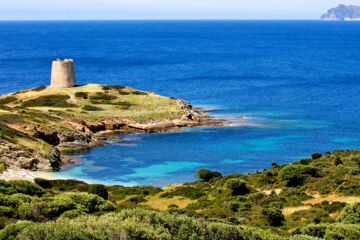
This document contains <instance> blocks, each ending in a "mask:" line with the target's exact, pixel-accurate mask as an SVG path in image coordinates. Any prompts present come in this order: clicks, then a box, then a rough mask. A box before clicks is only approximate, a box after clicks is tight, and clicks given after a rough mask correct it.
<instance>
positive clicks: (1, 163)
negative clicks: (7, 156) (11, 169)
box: [0, 159, 7, 173]
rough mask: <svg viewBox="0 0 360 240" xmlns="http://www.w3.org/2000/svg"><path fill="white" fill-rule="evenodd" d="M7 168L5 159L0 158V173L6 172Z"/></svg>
mask: <svg viewBox="0 0 360 240" xmlns="http://www.w3.org/2000/svg"><path fill="white" fill-rule="evenodd" d="M6 169H7V164H6V161H5V160H2V159H0V173H3V172H5V171H6Z"/></svg>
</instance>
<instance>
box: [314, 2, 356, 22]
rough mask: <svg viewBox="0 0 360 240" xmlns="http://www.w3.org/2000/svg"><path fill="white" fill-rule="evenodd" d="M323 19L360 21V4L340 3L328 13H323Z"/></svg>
mask: <svg viewBox="0 0 360 240" xmlns="http://www.w3.org/2000/svg"><path fill="white" fill-rule="evenodd" d="M320 19H321V20H337V21H359V20H360V7H359V6H353V5H349V6H345V5H344V4H340V5H339V6H337V7H336V8H332V9H329V10H328V11H327V13H325V14H323V15H322V16H321V18H320Z"/></svg>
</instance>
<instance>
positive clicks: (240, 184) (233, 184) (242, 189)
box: [225, 178, 250, 195]
mask: <svg viewBox="0 0 360 240" xmlns="http://www.w3.org/2000/svg"><path fill="white" fill-rule="evenodd" d="M225 186H226V187H227V188H229V189H231V190H232V194H233V195H245V194H247V193H249V192H250V190H249V188H248V187H247V186H246V182H245V181H243V180H241V179H237V178H232V179H229V180H227V181H226V183H225Z"/></svg>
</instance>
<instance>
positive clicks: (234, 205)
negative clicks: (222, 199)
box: [228, 202, 240, 212]
mask: <svg viewBox="0 0 360 240" xmlns="http://www.w3.org/2000/svg"><path fill="white" fill-rule="evenodd" d="M239 207H240V204H239V203H237V202H230V203H229V204H228V208H229V209H230V210H231V211H233V212H237V211H238V210H239Z"/></svg>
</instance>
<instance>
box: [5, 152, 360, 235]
mask: <svg viewBox="0 0 360 240" xmlns="http://www.w3.org/2000/svg"><path fill="white" fill-rule="evenodd" d="M359 156H360V150H342V151H334V153H333V154H326V155H324V156H320V157H316V158H309V159H302V160H300V161H297V162H294V163H292V164H283V165H278V164H274V163H273V164H272V169H270V170H264V171H262V172H256V173H253V174H232V175H228V176H222V175H221V174H218V173H216V172H215V175H211V173H214V171H211V170H206V169H201V170H199V171H198V172H197V174H196V176H197V177H199V178H200V179H201V180H199V181H196V182H192V183H185V184H182V185H174V186H168V187H165V188H156V187H123V186H108V187H107V186H104V185H99V184H95V185H91V184H86V183H84V182H81V181H76V180H46V179H35V183H31V182H27V181H9V182H6V181H0V227H1V228H3V229H2V230H0V239H34V240H35V239H65V240H66V239H156V240H157V239H174V240H175V239H176V240H177V239H219V240H220V239H248V240H252V239H256V240H262V239H269V240H270V239H291V240H315V239H318V240H319V239H326V240H339V239H343V240H357V239H360V227H359V226H360V191H359V188H360V183H359V180H360V179H359V178H360V176H359V175H360V174H359V172H360V171H358V170H360V166H359V164H358V161H357V159H358V157H359ZM339 159H340V160H341V162H342V163H341V164H338V163H339ZM199 173H201V174H199ZM204 173H205V174H204ZM208 173H210V175H211V177H209V176H208ZM204 176H205V177H204ZM350 176H351V177H350ZM289 183H290V184H289ZM335 194H336V196H338V197H337V198H335V197H334V196H335ZM349 197H351V198H352V199H357V201H352V202H353V203H347V202H346V201H336V200H341V199H347V198H349ZM317 199H321V201H320V202H319V201H317ZM324 199H325V200H324ZM326 199H327V200H326ZM310 202H313V203H310ZM156 209H161V210H156ZM104 229H106V231H105V230H104Z"/></svg>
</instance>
